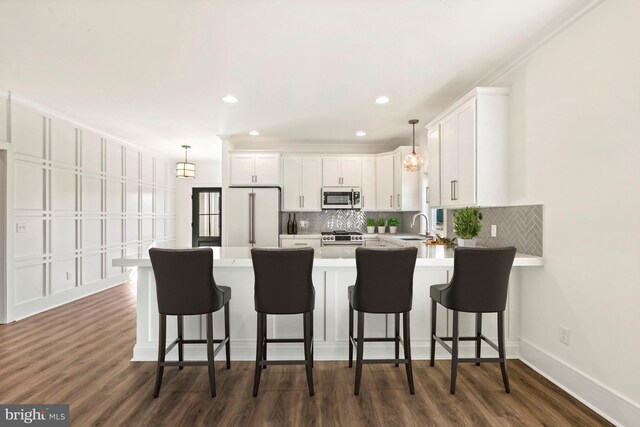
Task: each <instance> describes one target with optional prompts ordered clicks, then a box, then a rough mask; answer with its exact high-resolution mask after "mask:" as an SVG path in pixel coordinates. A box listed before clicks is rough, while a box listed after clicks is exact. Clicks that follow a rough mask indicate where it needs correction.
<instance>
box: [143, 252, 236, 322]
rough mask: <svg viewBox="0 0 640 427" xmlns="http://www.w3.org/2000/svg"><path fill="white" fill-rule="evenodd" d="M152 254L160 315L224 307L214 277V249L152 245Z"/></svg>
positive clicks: (189, 313)
mask: <svg viewBox="0 0 640 427" xmlns="http://www.w3.org/2000/svg"><path fill="white" fill-rule="evenodd" d="M149 257H150V258H151V265H152V266H153V274H154V276H155V278H156V293H157V296H158V311H159V312H160V313H161V314H169V315H192V314H205V313H212V312H214V311H217V310H219V309H220V308H222V307H223V305H224V303H223V300H224V295H223V293H222V291H221V290H220V289H218V287H217V286H216V282H215V280H214V278H213V251H212V250H211V248H198V249H160V248H151V249H149Z"/></svg>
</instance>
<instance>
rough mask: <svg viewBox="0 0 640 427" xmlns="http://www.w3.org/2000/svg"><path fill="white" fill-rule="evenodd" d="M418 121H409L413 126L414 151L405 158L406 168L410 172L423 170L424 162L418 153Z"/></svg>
mask: <svg viewBox="0 0 640 427" xmlns="http://www.w3.org/2000/svg"><path fill="white" fill-rule="evenodd" d="M417 123H418V120H417V119H413V120H409V124H410V125H412V126H413V151H412V152H411V154H409V155H407V157H405V158H404V168H405V169H406V170H408V171H412V172H416V171H419V170H420V168H422V164H423V163H424V160H423V159H422V156H421V155H420V153H416V124H417Z"/></svg>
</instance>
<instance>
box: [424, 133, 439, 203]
mask: <svg viewBox="0 0 640 427" xmlns="http://www.w3.org/2000/svg"><path fill="white" fill-rule="evenodd" d="M426 165H427V179H428V186H427V195H426V200H425V202H426V203H428V204H429V206H440V204H441V203H440V126H439V125H436V126H435V127H433V128H431V129H428V130H427V161H426Z"/></svg>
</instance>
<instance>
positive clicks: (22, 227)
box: [16, 222, 27, 233]
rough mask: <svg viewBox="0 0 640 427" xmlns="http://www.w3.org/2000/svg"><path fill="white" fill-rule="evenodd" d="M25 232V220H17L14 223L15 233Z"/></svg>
mask: <svg viewBox="0 0 640 427" xmlns="http://www.w3.org/2000/svg"><path fill="white" fill-rule="evenodd" d="M26 232H27V223H26V222H18V223H16V233H26Z"/></svg>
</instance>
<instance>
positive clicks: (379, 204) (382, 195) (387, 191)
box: [376, 154, 395, 211]
mask: <svg viewBox="0 0 640 427" xmlns="http://www.w3.org/2000/svg"><path fill="white" fill-rule="evenodd" d="M393 161H394V159H393V154H385V155H380V156H377V157H376V210H379V211H391V210H394V209H395V208H394V204H393V202H394V187H393Z"/></svg>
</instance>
